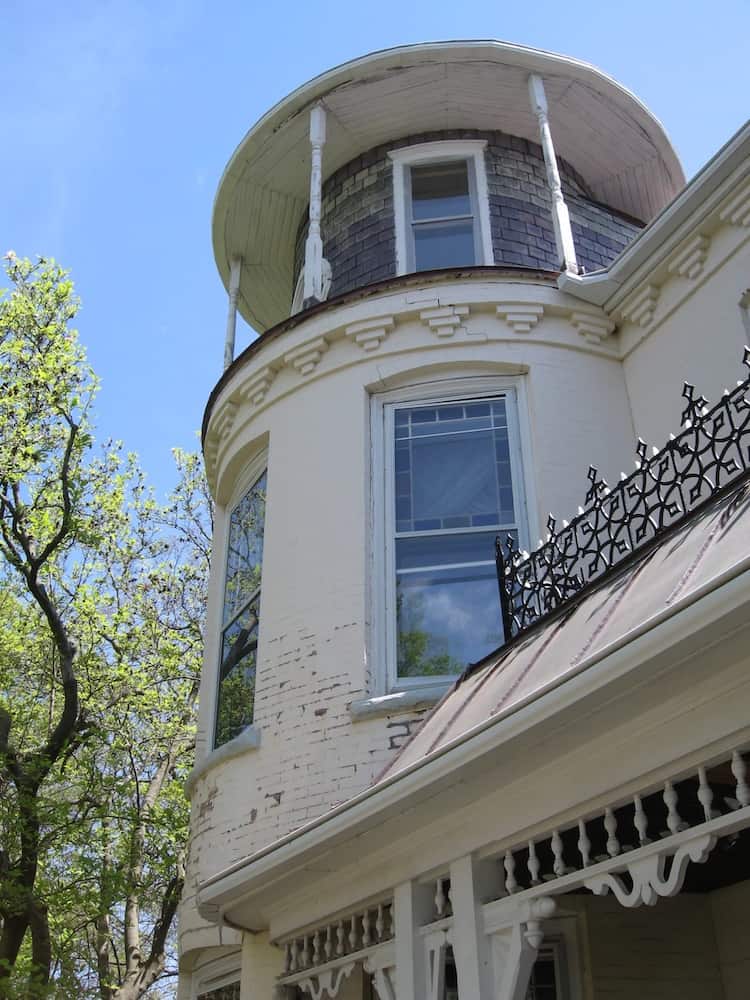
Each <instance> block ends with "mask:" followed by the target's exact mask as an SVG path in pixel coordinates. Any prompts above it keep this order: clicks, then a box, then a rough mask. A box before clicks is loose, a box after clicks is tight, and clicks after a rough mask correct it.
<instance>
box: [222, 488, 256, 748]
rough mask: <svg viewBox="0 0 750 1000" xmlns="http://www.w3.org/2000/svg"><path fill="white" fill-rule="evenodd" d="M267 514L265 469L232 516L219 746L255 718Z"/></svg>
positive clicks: (223, 645)
mask: <svg viewBox="0 0 750 1000" xmlns="http://www.w3.org/2000/svg"><path fill="white" fill-rule="evenodd" d="M265 516H266V473H265V472H264V473H263V474H262V475H261V476H260V477H259V478H258V479H257V480H256V481H255V482H254V483H253V485H252V486H251V487H250V489H249V490H247V492H246V493H245V494H244V495H243V497H242V499H241V500H240V501H239V503H238V504H237V505H236V506H235V507H234V508H233V510H232V512H231V514H230V516H229V530H228V541H227V563H226V575H225V582H224V606H223V614H222V631H221V659H220V663H219V685H218V695H217V706H216V729H215V734H214V746H217V747H218V746H221V745H222V744H224V743H227V742H228V741H229V740H231V739H234V737H235V736H238V735H239V734H240V733H241V732H242V730H243V729H245V728H246V727H247V726H249V725H250V723H251V722H252V721H253V706H254V702H255V667H256V660H257V650H258V624H259V618H260V585H261V569H262V565H263V528H264V524H265Z"/></svg>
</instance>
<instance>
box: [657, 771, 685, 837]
mask: <svg viewBox="0 0 750 1000" xmlns="http://www.w3.org/2000/svg"><path fill="white" fill-rule="evenodd" d="M662 797H663V799H664V805H665V806H666V807H667V826H668V827H669V832H670V833H679V832H680V830H684V829H685V827H686V826H687V824H686V823H683V821H682V817H681V816H680V814H679V813H678V812H677V792H676V790H675V787H674V785H673V784H672V782H671V781H665V782H664V795H663V796H662Z"/></svg>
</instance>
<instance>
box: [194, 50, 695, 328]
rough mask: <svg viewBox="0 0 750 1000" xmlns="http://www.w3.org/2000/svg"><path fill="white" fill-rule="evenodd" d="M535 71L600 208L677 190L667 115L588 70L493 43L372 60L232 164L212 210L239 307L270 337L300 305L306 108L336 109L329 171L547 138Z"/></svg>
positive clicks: (284, 114)
mask: <svg viewBox="0 0 750 1000" xmlns="http://www.w3.org/2000/svg"><path fill="white" fill-rule="evenodd" d="M531 72H535V73H539V74H540V75H542V76H543V77H544V78H545V83H546V84H547V87H548V100H549V106H550V120H551V125H552V131H553V139H554V141H555V144H556V148H557V153H558V155H559V156H560V157H561V158H562V159H564V160H567V161H568V162H569V163H571V164H572V166H574V167H575V168H576V169H577V170H578V171H579V173H581V174H582V175H583V177H584V179H585V180H586V181H587V183H589V184H590V185H591V187H592V189H593V190H594V192H595V194H596V195H597V197H598V198H599V199H600V200H602V201H604V202H606V203H607V204H609V205H611V206H612V207H613V208H616V209H619V210H621V211H624V212H627V213H628V214H630V215H634V216H636V217H639V218H642V219H644V220H645V221H648V220H649V219H651V218H653V217H654V216H655V215H656V214H657V213H658V212H659V211H660V210H661V209H662V208H664V206H665V205H666V204H668V203H669V201H671V199H672V198H673V197H674V196H675V195H676V194H677V193H678V192H679V190H680V189H681V188H682V186H683V185H684V182H685V178H684V174H683V170H682V167H681V165H680V162H679V159H678V157H677V154H676V153H675V151H674V149H673V147H672V145H671V142H670V140H669V138H668V136H667V134H666V131H665V130H664V128H663V126H662V125H661V123H660V122H659V120H658V119H657V118H656V117H655V116H654V115H653V114H652V113H651V112H650V111H649V110H648V108H647V107H646V106H645V105H644V104H643V103H642V102H641V101H640V100H639V99H638V98H637V97H636V96H635V95H634V94H632V93H631V92H630V91H629V90H628V89H627V88H625V87H623V86H622V85H621V84H619V83H617V81H615V80H614V79H613V78H612V77H610V76H608V75H607V74H606V73H603V72H602V71H601V70H599V69H597V68H596V67H594V66H592V65H591V64H589V63H586V62H583V61H581V60H578V59H574V58H571V57H569V56H563V55H558V54H555V53H551V52H547V51H544V50H540V49H534V48H530V47H528V46H524V45H515V44H512V43H509V42H501V41H494V40H476V41H443V42H424V43H419V44H415V45H404V46H399V47H396V48H392V49H385V50H380V51H377V52H373V53H370V54H368V55H365V56H361V57H359V58H357V59H353V60H351V61H349V62H346V63H343V64H341V65H339V66H336V67H334V68H333V69H330V70H327V71H325V72H324V73H321V74H319V75H318V76H316V77H314V78H313V79H312V80H310V81H308V82H307V83H305V84H302V85H301V86H300V87H297V88H296V89H295V90H294V91H292V93H291V94H289V95H288V96H287V97H285V98H283V99H282V100H281V101H279V102H278V103H277V104H276V105H274V107H272V108H271V109H270V110H269V111H268V112H267V113H266V114H265V115H263V116H262V117H261V118H260V119H259V120H258V121H257V122H256V124H255V125H254V126H253V127H252V128H251V129H250V130H249V131H248V132H247V134H246V135H245V137H244V138H243V140H242V141H241V142H240V144H239V145H238V147H237V149H236V150H235V152H234V153H233V155H232V157H231V159H230V160H229V163H228V164H227V167H226V169H225V171H224V173H223V175H222V177H221V180H220V182H219V186H218V190H217V194H216V198H215V201H214V207H213V216H212V235H213V245H214V254H215V259H216V263H217V267H218V269H219V273H220V275H221V278H222V281H223V282H224V285H225V287H226V286H227V285H228V275H229V261H230V259H231V257H232V256H234V255H239V256H242V257H243V260H244V262H245V267H244V268H243V271H244V275H243V279H242V281H241V285H240V297H239V307H240V311H241V313H242V315H243V316H244V317H245V319H247V320H248V322H250V323H251V324H252V325H253V326H255V327H256V328H257V329H260V330H264V329H267V328H268V327H269V326H272V325H274V324H275V323H277V322H279V321H280V320H281V319H282V318H283V316H284V314H285V311H286V310H287V308H288V303H289V300H290V298H291V281H292V255H293V241H294V237H295V236H296V230H297V227H298V225H299V222H300V219H301V217H302V214H303V213H304V210H305V207H306V204H307V189H308V185H309V141H308V127H309V126H308V120H307V116H306V115H305V114H304V112H305V111H306V110H307V109H309V108H310V107H311V106H312V105H313V104H315V103H317V102H319V101H323V102H324V104H325V105H326V107H327V108H328V111H329V116H328V117H329V130H328V131H329V135H328V142H327V143H326V146H325V147H324V176H329V175H330V174H331V173H333V172H334V171H335V170H336V169H338V167H339V166H341V165H343V164H344V163H346V162H349V161H350V160H351V159H353V158H355V157H356V156H358V155H360V153H362V152H364V151H366V150H367V149H370V148H373V147H374V146H376V145H378V144H380V143H382V142H384V141H388V140H389V139H391V138H394V139H395V138H398V137H399V136H401V135H407V134H410V132H413V133H416V132H420V131H427V130H429V129H439V128H441V127H442V128H444V129H446V130H447V129H450V128H455V127H461V126H463V127H485V128H491V127H494V128H495V129H497V130H499V131H506V132H510V134H516V135H521V137H523V138H529V139H531V140H532V141H538V134H537V123H536V119H535V118H534V115H533V113H532V111H531V107H530V105H529V101H528V97H527V94H526V93H525V90H526V79H527V77H528V74H529V73H531ZM396 77H398V79H395V78H396ZM556 84H559V86H556ZM407 91H408V94H409V99H408V100H407V101H404V100H403V96H404V94H405V93H406V92H407ZM495 95H497V96H495ZM365 107H366V108H367V113H366V114H365V113H364V111H363V109H364V108H365ZM394 108H396V109H397V111H398V113H397V114H396V115H394ZM441 123H443V124H442V125H441ZM607 133H609V134H607ZM594 148H595V151H596V156H592V155H591V153H592V152H593V151H594ZM576 161H577V162H576Z"/></svg>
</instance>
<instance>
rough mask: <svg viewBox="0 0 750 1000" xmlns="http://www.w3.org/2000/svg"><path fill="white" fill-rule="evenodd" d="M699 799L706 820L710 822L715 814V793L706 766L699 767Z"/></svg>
mask: <svg viewBox="0 0 750 1000" xmlns="http://www.w3.org/2000/svg"><path fill="white" fill-rule="evenodd" d="M698 801H699V802H700V804H701V805H702V806H703V815H704V816H705V818H706V822H707V823H710V822H711V820H712V819H713V818H714V815H715V813H714V811H713V809H712V806H713V804H714V793H713V792H712V791H711V786H710V785H709V783H708V778H707V777H706V769H705V767H699V768H698Z"/></svg>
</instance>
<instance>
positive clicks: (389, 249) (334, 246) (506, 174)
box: [294, 129, 641, 296]
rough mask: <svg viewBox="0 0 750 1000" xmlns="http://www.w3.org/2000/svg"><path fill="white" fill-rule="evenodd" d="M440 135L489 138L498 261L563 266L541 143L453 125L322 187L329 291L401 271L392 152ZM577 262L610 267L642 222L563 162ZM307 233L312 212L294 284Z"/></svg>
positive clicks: (345, 170)
mask: <svg viewBox="0 0 750 1000" xmlns="http://www.w3.org/2000/svg"><path fill="white" fill-rule="evenodd" d="M442 139H486V140H487V149H486V152H485V166H486V170H487V193H488V197H489V205H490V227H491V231H492V244H493V249H494V256H495V264H498V265H503V264H513V265H518V266H521V267H528V268H537V269H542V270H553V271H557V270H559V265H560V262H559V261H558V259H557V251H556V249H555V237H554V232H553V229H552V219H551V216H550V206H551V197H550V193H549V188H548V187H547V174H546V170H545V166H544V158H543V155H542V150H541V147H540V146H538V145H537V144H536V143H533V142H529V141H527V140H526V139H519V138H518V137H516V136H512V135H506V134H505V133H503V132H478V131H474V130H469V129H467V130H454V131H450V132H425V133H421V134H419V135H410V136H404V137H403V138H402V139H398V140H396V141H395V142H389V143H387V144H386V145H383V146H377V147H376V148H375V149H371V150H369V152H367V153H363V154H362V155H361V156H358V157H357V158H356V159H354V160H352V161H351V162H350V163H347V164H346V165H345V166H343V167H341V168H340V169H339V170H337V171H336V173H335V174H333V175H332V176H331V177H329V178H328V180H327V181H326V182H325V183H324V185H323V204H322V213H321V231H322V236H323V253H324V255H325V257H326V258H327V259H328V261H329V262H330V264H331V269H332V273H333V278H332V284H331V291H330V295H331V296H334V295H339V294H342V293H344V292H348V291H351V290H352V289H354V288H359V287H362V286H363V285H369V284H372V283H373V282H376V281H381V280H383V279H386V278H391V277H393V276H395V274H396V259H395V257H396V234H395V226H394V216H393V184H392V165H391V161H390V160H389V158H388V151H389V150H391V149H400V148H402V147H404V146H414V145H417V144H418V143H422V142H434V141H438V140H442ZM559 167H560V176H561V179H562V185H563V192H564V194H565V199H566V201H567V204H568V210H569V212H570V218H571V225H572V229H573V238H574V241H575V246H576V253H577V256H578V263H579V264H580V265H581V266H582V267H583V268H584V269H585V270H586V271H592V270H596V269H597V268H600V267H605V266H606V265H607V264H609V263H610V262H611V261H612V260H613V259H614V258H615V257H616V256H617V254H619V253H620V252H621V251H622V250H623V249H624V248H625V247H626V246H627V244H628V243H629V242H630V241H631V240H632V239H633V237H634V236H635V234H636V233H637V232H638V230H639V229H640V228H641V226H640V224H639V223H637V222H635V221H634V220H629V219H626V218H624V217H623V216H621V215H619V214H618V213H617V212H615V211H614V210H612V209H609V208H607V207H606V206H604V205H601V204H599V203H597V202H596V201H595V200H594V199H593V198H592V196H591V192H590V191H589V190H588V189H587V187H586V185H585V184H584V182H583V180H582V178H581V177H580V176H579V175H578V173H577V172H576V171H575V170H574V169H573V168H572V167H571V166H569V165H568V164H566V163H565V162H564V161H559ZM306 236H307V214H306V213H305V217H304V218H303V220H302V222H301V224H300V227H299V229H298V232H297V243H296V248H295V260H294V275H295V282H296V280H297V275H298V274H299V270H300V267H301V264H302V260H303V258H304V252H305V238H306Z"/></svg>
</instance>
